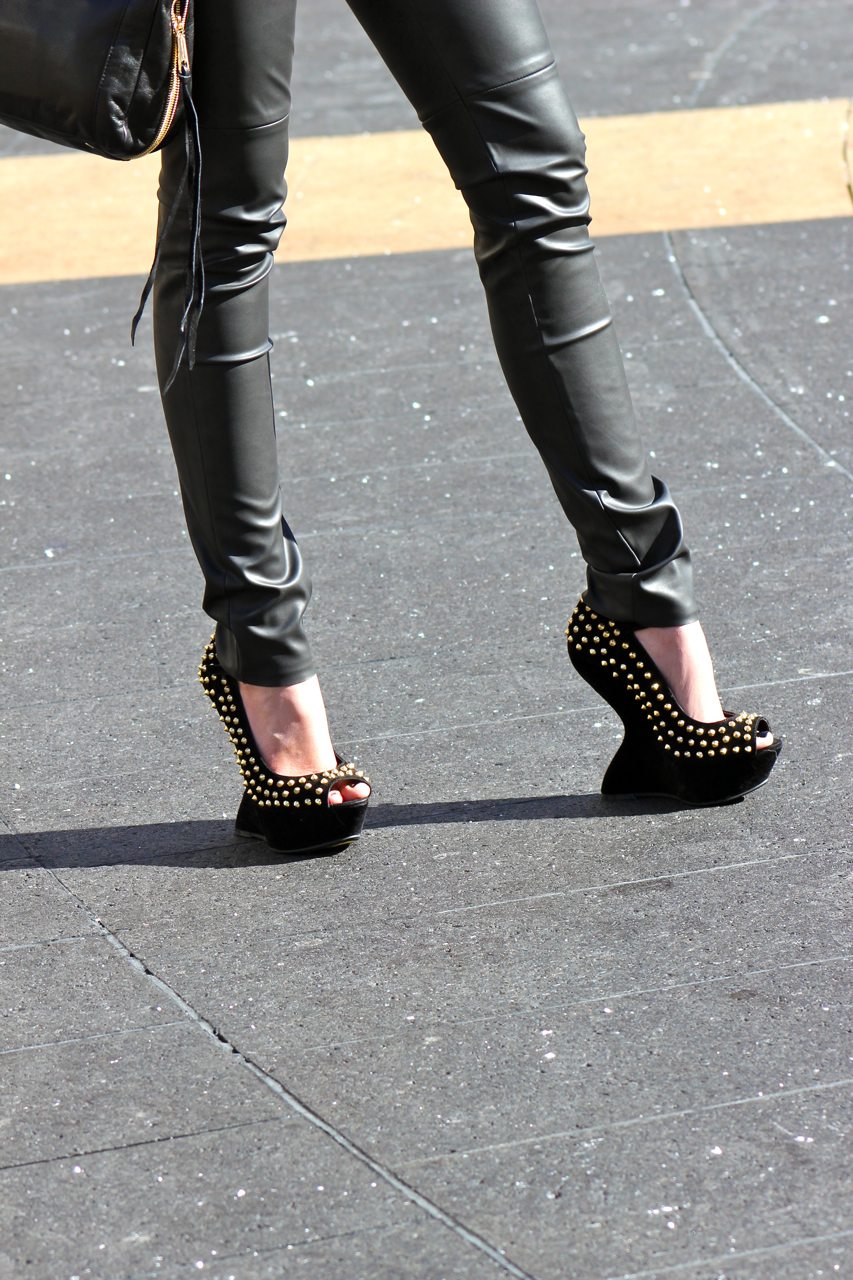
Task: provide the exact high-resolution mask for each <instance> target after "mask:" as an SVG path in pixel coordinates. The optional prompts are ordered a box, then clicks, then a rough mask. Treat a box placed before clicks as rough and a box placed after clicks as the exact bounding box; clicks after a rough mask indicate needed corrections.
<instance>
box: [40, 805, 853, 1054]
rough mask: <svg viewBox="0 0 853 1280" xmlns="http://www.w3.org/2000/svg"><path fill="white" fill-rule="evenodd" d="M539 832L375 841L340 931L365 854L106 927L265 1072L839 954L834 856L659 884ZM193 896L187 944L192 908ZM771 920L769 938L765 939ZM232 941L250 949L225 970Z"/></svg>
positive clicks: (764, 861)
mask: <svg viewBox="0 0 853 1280" xmlns="http://www.w3.org/2000/svg"><path fill="white" fill-rule="evenodd" d="M557 812H559V809H557ZM539 825H540V824H537V825H536V827H535V828H534V831H532V832H531V833H530V834H529V835H528V831H527V829H526V827H525V825H524V824H522V823H518V824H517V825H516V823H514V822H513V821H512V819H509V820H507V821H504V822H503V823H500V840H499V847H500V848H501V849H502V850H503V851H504V852H503V856H502V857H497V856H496V855H495V854H494V853H493V852H492V850H493V849H494V848H495V841H494V839H492V840H490V839H489V835H490V832H489V827H488V825H485V826H484V827H480V826H477V827H476V828H475V830H474V831H471V830H470V829H466V827H464V826H462V827H458V826H454V828H452V829H451V830H450V831H447V832H442V831H440V829H439V830H437V831H430V830H429V829H428V828H427V829H424V828H421V829H418V830H415V831H414V832H412V834H411V835H410V836H409V837H408V838H407V839H406V840H405V843H404V844H403V846H402V848H401V841H400V839H399V835H398V833H396V832H393V831H389V832H388V833H387V837H386V838H383V839H378V838H377V835H378V833H376V832H374V833H373V837H374V838H373V841H372V843H373V846H374V858H373V859H371V863H372V864H373V868H374V869H373V870H372V872H371V871H367V873H366V874H367V884H366V885H365V886H364V887H363V888H362V889H361V893H359V891H358V890H357V889H355V888H353V889H352V890H351V891H350V892H351V894H352V896H353V902H352V910H351V911H350V912H349V913H348V914H347V915H343V914H338V915H337V916H335V917H333V918H331V919H330V917H329V913H328V909H326V911H325V912H324V911H323V910H322V907H321V901H322V899H323V898H324V897H325V898H326V900H328V896H329V894H330V893H333V892H334V886H335V883H336V881H338V880H339V879H340V878H342V877H346V882H347V884H349V883H350V882H351V881H352V879H353V874H354V872H355V871H356V867H357V866H358V863H363V862H364V860H365V858H366V853H361V854H360V855H356V854H349V855H347V856H348V858H349V859H350V861H351V862H356V866H354V867H352V868H351V869H350V870H349V873H348V869H347V868H346V867H345V866H344V865H343V864H342V863H341V861H340V860H336V861H335V862H334V863H333V864H329V865H326V863H318V864H316V868H315V869H314V875H310V872H309V871H308V869H307V868H306V869H305V871H303V872H301V874H300V865H301V864H300V865H293V866H291V867H289V868H288V867H282V866H281V865H276V864H275V863H272V864H271V865H267V866H266V867H258V868H257V869H256V870H255V872H254V873H253V874H252V875H251V876H250V877H247V878H246V881H245V890H244V894H243V897H242V900H241V902H240V903H239V904H238V903H236V902H235V901H234V899H233V898H228V897H227V896H225V895H224V894H223V892H222V889H221V885H222V884H223V883H224V877H225V874H226V872H225V871H222V872H219V873H217V872H215V871H214V872H207V874H206V876H204V877H203V878H202V876H203V873H202V871H201V869H199V871H198V872H197V873H196V874H195V875H193V874H192V872H188V871H187V870H184V871H183V872H182V873H173V874H171V875H169V874H168V873H166V872H164V871H161V872H160V874H159V875H157V876H155V877H152V876H151V875H150V873H149V874H148V875H146V873H145V872H144V870H139V871H137V872H136V873H135V875H134V877H133V883H134V888H135V893H134V895H133V898H132V899H131V898H130V897H129V896H128V898H127V899H126V900H125V901H124V902H123V903H122V904H121V906H120V908H119V910H117V911H110V912H109V915H108V919H109V924H110V927H111V928H112V929H114V930H115V931H116V932H117V933H119V934H120V936H121V937H122V938H123V939H124V940H125V941H126V942H127V945H128V946H129V947H130V948H131V949H132V950H133V951H135V952H136V953H137V954H139V955H140V956H141V958H142V959H143V960H144V962H145V963H146V964H148V965H149V967H152V968H153V969H154V970H155V971H156V972H158V973H160V974H161V975H162V976H164V977H166V979H167V980H168V982H169V983H170V984H171V985H173V986H174V987H175V988H176V989H177V990H178V991H180V992H181V994H182V995H183V996H184V998H186V999H188V1000H189V1001H190V1002H191V1003H193V1004H196V1005H199V1006H200V1007H204V1008H206V1009H208V1010H215V1014H212V1015H211V1016H213V1017H214V1020H215V1022H216V1024H217V1026H220V1027H222V1028H225V1029H227V1031H228V1033H229V1034H231V1033H232V1032H233V1034H234V1035H235V1036H236V1037H238V1038H239V1039H241V1041H242V1040H243V1039H244V1038H245V1042H246V1043H247V1044H249V1045H251V1048H252V1051H253V1052H264V1053H267V1052H269V1051H271V1050H275V1049H276V1048H277V1047H280V1048H281V1049H282V1051H288V1052H289V1051H291V1050H298V1049H299V1047H300V1046H301V1045H305V1044H308V1045H311V1046H321V1045H322V1044H324V1043H326V1042H332V1043H338V1042H339V1041H340V1042H344V1041H349V1040H353V1039H354V1040H362V1039H365V1040H366V1039H370V1038H371V1037H374V1036H382V1035H386V1034H392V1033H397V1032H400V1031H403V1030H406V1019H407V1018H409V1017H411V1018H412V1019H414V1020H415V1021H416V1022H417V1023H418V1024H419V1025H420V1024H421V1023H423V1022H424V1021H426V1022H428V1023H429V1022H432V1021H435V1020H442V1021H448V1022H453V1023H456V1022H467V1021H471V1020H474V1021H476V1020H477V1018H478V1015H489V1016H491V1015H492V1014H495V1015H498V1014H502V1013H506V1014H514V1013H515V1012H517V1011H519V1010H525V1009H527V1010H534V1009H539V1008H547V1009H559V1008H561V1007H563V1006H565V1005H569V1004H572V1003H573V1002H574V1001H576V1000H577V999H578V998H581V999H584V1000H585V999H587V998H590V999H592V998H597V997H598V994H599V993H604V994H605V995H607V994H608V993H613V994H617V993H619V992H620V991H628V992H630V991H633V990H644V989H645V988H652V989H654V988H657V987H661V986H662V987H664V988H665V987H666V986H667V985H668V984H669V983H673V982H674V983H676V984H682V983H690V982H693V981H697V982H699V981H707V980H710V979H711V978H714V977H715V976H716V975H718V974H720V973H723V974H729V973H733V974H737V973H738V972H739V971H740V970H742V969H746V970H750V971H752V970H756V971H759V970H765V969H771V970H772V969H774V968H776V967H779V966H785V965H787V964H792V963H796V962H801V961H810V960H820V961H824V960H828V959H829V958H832V957H838V956H839V955H843V954H846V953H847V952H848V950H849V947H848V941H847V939H846V935H845V929H844V913H845V910H848V909H849V903H847V900H846V894H845V891H844V879H843V872H844V867H845V865H846V862H845V857H844V855H843V854H842V853H840V852H839V853H837V854H836V853H832V852H827V853H825V854H813V855H812V856H811V857H809V856H808V855H807V854H806V853H805V851H802V850H800V851H798V846H797V845H796V844H791V845H788V846H787V847H786V848H778V847H777V848H775V849H771V848H767V847H766V846H765V848H764V849H763V850H762V852H761V854H760V855H758V856H755V855H754V854H753V856H750V854H751V849H750V840H749V836H748V834H746V833H743V832H740V831H738V832H737V834H735V831H733V830H731V829H730V830H729V832H727V833H725V835H726V836H727V839H726V846H725V852H724V853H721V854H719V855H718V856H717V858H716V859H715V860H713V861H710V862H709V861H708V859H709V850H708V847H707V845H703V844H699V845H698V847H696V848H693V847H689V852H688V855H687V857H688V860H687V861H686V863H685V861H680V862H676V861H675V858H674V857H673V856H672V855H671V856H670V857H669V858H668V859H667V860H666V862H665V863H664V864H663V865H661V864H660V863H658V864H654V863H653V862H652V860H651V858H649V857H647V858H646V859H641V858H637V861H636V863H634V865H632V866H631V867H628V866H626V865H625V861H626V858H625V845H624V843H623V842H622V841H620V839H619V837H618V835H617V834H616V833H615V832H613V833H612V834H611V837H610V839H609V840H607V841H606V842H600V841H601V836H600V835H599V834H598V833H597V832H596V831H594V830H593V829H592V828H593V824H592V823H589V824H583V823H582V822H578V823H568V824H567V823H562V824H557V823H556V822H547V820H544V821H542V822H541V826H542V828H544V829H543V830H542V833H541V835H540V834H539ZM566 826H570V827H571V832H570V833H568V834H566V833H565V827H566ZM576 826H577V827H579V828H581V829H580V830H579V831H576V830H575V827H576ZM721 834H723V833H721ZM596 837H598V838H596ZM649 838H650V840H651V836H650V837H649ZM623 839H624V837H623ZM688 839H689V837H688ZM481 849H482V852H481V851H480V850H481ZM620 854H621V855H622V856H621V857H620ZM694 858H695V861H694V860H693V859H694ZM374 859H375V861H374ZM395 859H396V861H395ZM650 863H651V865H650ZM638 864H639V865H638ZM525 869H526V874H525ZM537 871H538V873H539V874H538V876H537V875H536V872H537ZM383 872H384V880H385V882H386V883H390V884H393V885H394V894H393V897H392V904H391V906H392V909H391V910H389V906H388V904H387V894H386V895H385V897H383V898H381V899H379V901H378V902H377V891H376V888H375V880H376V878H378V877H379V876H380V875H381V874H382V873H383ZM63 877H64V878H66V879H67V880H68V881H69V883H72V884H75V885H76V887H77V889H78V891H79V890H80V889H81V888H82V883H83V880H84V879H86V878H88V880H89V887H88V890H87V892H88V895H89V896H90V897H91V898H92V900H93V901H97V900H98V893H97V888H96V885H97V883H98V880H101V881H102V883H104V884H105V885H106V884H108V883H109V880H110V877H109V876H106V875H104V874H103V873H102V874H101V875H98V874H97V873H94V872H85V873H83V872H74V871H73V870H69V871H66V872H64V873H63ZM146 881H147V890H146ZM170 881H171V882H172V883H174V884H176V885H177V884H180V883H181V882H183V884H184V885H190V884H194V883H196V882H197V883H198V885H199V888H198V892H197V894H195V895H192V896H189V895H187V894H186V892H185V894H184V901H183V904H176V906H175V908H174V909H172V910H170V911H169V912H163V910H162V907H161V906H160V902H159V897H160V895H162V893H163V888H162V885H165V884H168V883H169V882H170ZM205 881H206V884H205ZM371 881H373V884H371ZM291 883H292V884H293V889H292V891H290V892H288V886H289V885H290V884H291ZM478 891H479V893H480V894H481V895H482V896H481V897H480V896H479V895H478ZM361 894H364V898H365V900H366V901H365V905H364V906H362V903H361ZM202 895H203V900H204V902H205V918H206V921H207V924H206V929H205V934H204V936H203V937H201V938H199V936H198V931H197V928H196V925H195V920H194V918H193V912H192V910H191V908H190V903H191V901H192V900H193V899H194V898H195V897H201V896H202ZM171 897H172V898H173V899H174V898H176V897H177V893H176V891H175V890H173V891H172V893H171ZM264 901H268V902H269V905H268V907H267V908H266V912H265V914H264V915H263V916H261V917H260V918H259V915H260V904H261V903H262V902H264ZM374 903H375V905H373V904H374ZM782 903H785V904H786V906H785V907H784V909H783V907H782ZM404 904H405V905H404ZM409 904H410V905H409ZM818 904H819V905H818ZM395 908H396V909H395ZM179 913H180V914H179ZM780 915H781V917H782V920H781V922H780V924H779V925H778V926H776V927H774V925H773V924H771V923H768V921H775V919H776V918H777V916H780ZM709 921H713V922H714V926H713V930H711V929H710V928H709V923H708V922H709ZM229 933H230V934H232V935H233V934H234V933H239V935H240V936H241V937H243V938H244V939H251V946H249V947H248V948H244V950H243V952H242V953H241V955H240V957H239V958H235V957H233V956H232V955H230V954H229V956H228V959H227V962H224V961H223V959H222V958H221V957H222V948H223V946H224V945H225V944H226V942H227V937H228V935H229ZM534 938H535V946H533V945H532V941H531V940H532V939H534ZM484 997H485V999H484ZM247 1002H248V1003H247ZM829 1034H830V1035H831V1034H833V1033H832V1030H830V1033H829ZM405 1051H406V1050H405V1045H403V1046H401V1052H403V1053H405Z"/></svg>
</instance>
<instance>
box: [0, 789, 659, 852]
mask: <svg viewBox="0 0 853 1280" xmlns="http://www.w3.org/2000/svg"><path fill="white" fill-rule="evenodd" d="M677 808H678V806H676V805H671V804H669V803H668V802H667V801H665V800H660V801H653V800H649V801H643V802H638V801H630V802H629V801H624V802H623V801H612V800H603V799H602V797H601V796H600V795H599V794H598V793H597V792H595V793H591V794H586V795H555V796H535V797H529V798H527V797H522V798H518V797H511V798H507V799H493V800H455V801H448V802H443V803H433V804H404V805H395V804H378V805H375V806H374V807H373V808H372V809H371V810H370V812H369V814H368V824H367V826H366V827H365V833H366V834H367V833H368V831H369V830H373V831H380V830H394V829H397V830H399V831H400V833H401V835H403V834H404V833H405V831H406V830H407V829H410V828H414V827H429V826H442V825H445V824H448V823H464V824H469V823H476V822H508V821H509V822H530V821H536V820H540V819H546V820H547V819H551V820H560V819H562V820H565V819H575V818H587V819H589V818H605V817H608V818H620V817H636V816H637V814H640V813H667V812H673V811H675V810H676V809H677ZM317 856H328V855H317ZM299 861H305V858H303V857H298V858H293V857H286V856H285V855H282V854H277V853H273V852H272V851H271V850H268V849H267V848H266V847H265V846H264V845H263V843H261V842H260V841H255V840H242V839H237V838H236V837H235V836H234V834H233V827H232V821H231V819H221V820H220V821H218V822H172V823H167V822H161V823H151V824H148V825H144V826H126V827H84V828H81V829H80V830H76V831H75V830H66V831H33V832H25V833H22V834H20V835H3V836H0V871H13V870H20V869H21V868H32V867H33V866H34V865H36V866H41V867H43V868H50V869H59V868H61V867H66V868H71V867H75V868H87V867H101V866H156V865H157V864H158V863H159V864H162V865H163V866H172V867H175V866H177V867H228V866H247V865H263V864H268V863H273V862H299Z"/></svg>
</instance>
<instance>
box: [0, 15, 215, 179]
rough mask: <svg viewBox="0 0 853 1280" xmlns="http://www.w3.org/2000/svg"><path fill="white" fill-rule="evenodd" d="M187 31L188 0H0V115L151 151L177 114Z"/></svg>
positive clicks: (113, 155)
mask: <svg viewBox="0 0 853 1280" xmlns="http://www.w3.org/2000/svg"><path fill="white" fill-rule="evenodd" d="M191 39H192V31H191V23H190V0H0V123H2V124H5V125H9V126H11V128H13V129H20V130H22V131H23V132H24V133H31V134H35V135H36V137H39V138H48V139H50V141H51V142H59V143H61V144H62V145H63V146H66V147H78V148H80V150H83V151H93V152H95V153H96V154H97V155H100V156H107V157H109V159H111V160H132V159H134V158H135V157H137V156H144V155H149V154H150V152H152V151H156V149H157V148H158V147H159V146H161V145H162V143H163V142H164V141H165V139H166V137H167V136H168V134H169V132H170V131H171V129H172V127H173V125H174V123H175V121H176V119H177V116H178V114H179V111H180V107H181V97H182V94H181V73H182V72H186V73H187V74H188V73H189V69H190V43H191Z"/></svg>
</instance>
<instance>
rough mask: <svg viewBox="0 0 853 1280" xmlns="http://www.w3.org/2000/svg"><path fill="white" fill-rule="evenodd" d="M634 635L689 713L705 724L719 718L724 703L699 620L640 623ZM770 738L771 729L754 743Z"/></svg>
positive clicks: (764, 743)
mask: <svg viewBox="0 0 853 1280" xmlns="http://www.w3.org/2000/svg"><path fill="white" fill-rule="evenodd" d="M635 635H636V637H637V639H638V640H639V642H640V644H641V645H642V646H643V648H644V649H645V650H646V652H647V653H648V655H649V657H650V658H651V659H652V660H653V661H654V662H655V663H656V664H657V665H658V666H659V667H660V669H661V672H662V674H663V676H664V678H665V680H666V682H667V684H668V685H669V687H670V688H671V689H672V692H673V693H674V695H675V698H676V701H677V702H678V703H679V705H680V706H681V707H683V708H684V710H685V711H686V712H687V714H688V715H689V716H691V717H692V718H693V719H694V720H699V721H704V722H705V723H706V724H708V723H711V722H713V721H715V720H722V718H723V707H722V703H721V702H720V695H719V694H718V692H717V682H716V680H715V679H714V667H713V664H712V662H711V655H710V653H709V652H708V642H707V640H706V639H705V633H704V631H703V630H702V627H701V626H700V624H699V623H698V622H688V623H687V624H686V625H685V626H683V627H642V628H640V629H639V630H637V631H636V632H635ZM772 742H773V735H772V733H765V734H762V735H761V737H760V738H758V739H757V741H756V746H757V747H758V748H759V749H761V748H762V747H769V746H770V745H771V743H772Z"/></svg>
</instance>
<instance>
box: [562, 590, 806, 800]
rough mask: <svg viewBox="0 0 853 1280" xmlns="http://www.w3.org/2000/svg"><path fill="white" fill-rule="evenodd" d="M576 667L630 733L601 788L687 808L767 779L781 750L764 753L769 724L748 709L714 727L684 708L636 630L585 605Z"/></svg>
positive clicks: (575, 637) (571, 643)
mask: <svg viewBox="0 0 853 1280" xmlns="http://www.w3.org/2000/svg"><path fill="white" fill-rule="evenodd" d="M566 639H567V641H568V649H569V657H570V659H571V661H572V664H573V665H574V667H575V670H576V671H577V672H578V674H579V675H581V676H582V677H583V678H584V680H586V682H587V684H589V685H591V686H592V688H593V689H594V690H595V691H596V693H598V694H600V695H601V697H602V698H604V700H605V702H608V703H609V704H610V706H611V707H612V708H613V710H614V711H615V712H616V714H617V715H618V716H619V717H620V719H621V720H622V724H623V725H624V728H625V736H624V738H623V741H622V745H621V746H620V747H619V750H618V751H617V752H616V755H615V756H614V757H613V759H612V760H611V762H610V765H609V767H608V769H607V772H606V773H605V775H604V780H603V782H602V784H601V791H602V794H603V795H607V796H663V797H665V798H668V799H672V800H679V801H681V802H682V803H683V804H688V805H718V804H729V803H731V802H732V801H734V800H738V799H740V797H741V796H745V795H748V794H749V792H750V791H755V790H757V788H758V787H760V786H763V785H764V783H765V782H766V781H767V778H768V776H769V774H770V770H771V769H772V768H773V766H774V764H775V763H776V761H777V759H778V757H779V753H780V751H781V750H782V744H781V742H778V741H776V740H774V742H773V743H772V744H771V745H770V746H768V747H762V748H760V749H759V748H758V746H757V739H758V738H759V737H760V736H761V735H762V734H764V733H769V731H770V726H769V725H768V723H767V721H766V720H764V719H762V718H761V717H760V716H757V715H752V714H750V713H748V712H746V711H741V712H738V713H737V714H735V713H734V712H731V711H724V712H723V714H724V716H725V719H724V720H718V721H716V722H714V723H711V724H705V723H703V722H702V721H697V720H693V719H692V718H691V717H690V716H688V715H687V714H686V712H685V711H683V710H682V708H681V707H680V706H679V705H678V703H677V702H676V700H675V698H674V697H673V694H672V691H671V690H670V688H669V686H668V685H667V682H666V680H665V679H664V677H663V676H662V674H661V672H660V670H659V668H658V667H657V666H656V665H655V663H654V662H653V661H652V659H651V658H650V657H649V655H648V653H647V652H646V650H645V649H644V648H643V646H642V644H641V643H640V641H639V640H638V639H637V637H636V635H635V634H634V632H633V631H632V630H631V628H630V627H627V626H624V625H623V624H622V623H616V622H611V621H609V620H608V619H607V618H602V617H600V615H599V614H597V613H594V612H593V610H592V609H590V608H589V607H588V605H587V604H586V603H585V602H584V601H583V600H581V601H580V602H579V603H578V605H577V608H576V609H575V611H574V613H573V614H572V616H571V618H570V619H569V624H568V627H567V628H566Z"/></svg>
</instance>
